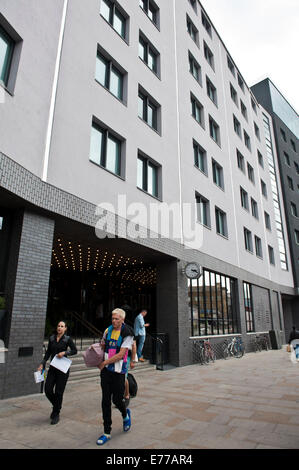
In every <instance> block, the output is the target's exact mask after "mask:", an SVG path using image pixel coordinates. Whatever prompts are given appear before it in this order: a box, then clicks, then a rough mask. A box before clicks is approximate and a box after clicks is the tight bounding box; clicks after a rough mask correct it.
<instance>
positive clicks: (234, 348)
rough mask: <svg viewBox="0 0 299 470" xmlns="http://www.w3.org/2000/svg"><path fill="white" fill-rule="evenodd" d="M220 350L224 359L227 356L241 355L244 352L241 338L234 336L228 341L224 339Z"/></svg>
mask: <svg viewBox="0 0 299 470" xmlns="http://www.w3.org/2000/svg"><path fill="white" fill-rule="evenodd" d="M222 351H223V357H224V359H227V358H228V357H236V358H240V357H242V356H243V355H244V352H245V348H244V344H243V341H242V338H240V337H236V336H234V337H233V338H232V339H231V340H230V341H229V340H228V339H226V340H225V341H224V342H223V344H222Z"/></svg>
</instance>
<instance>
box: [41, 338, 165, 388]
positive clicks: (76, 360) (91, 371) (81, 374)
mask: <svg viewBox="0 0 299 470" xmlns="http://www.w3.org/2000/svg"><path fill="white" fill-rule="evenodd" d="M96 342H97V340H96ZM93 343H94V340H93V339H92V338H84V339H82V348H81V340H79V341H77V350H78V353H77V354H76V355H75V356H71V357H70V359H71V360H72V365H71V372H70V377H69V380H68V381H69V382H77V381H80V382H81V381H84V380H89V379H96V378H100V370H99V369H98V368H97V367H86V365H85V362H84V359H83V352H84V351H86V349H87V348H88V347H89V346H91V345H92V344H93ZM44 345H45V347H46V348H47V345H48V341H44ZM155 368H156V366H155V364H151V363H150V362H149V361H148V360H146V361H145V362H138V363H136V364H135V367H134V369H130V372H132V373H133V374H134V375H135V374H139V373H141V372H144V371H147V370H153V369H155Z"/></svg>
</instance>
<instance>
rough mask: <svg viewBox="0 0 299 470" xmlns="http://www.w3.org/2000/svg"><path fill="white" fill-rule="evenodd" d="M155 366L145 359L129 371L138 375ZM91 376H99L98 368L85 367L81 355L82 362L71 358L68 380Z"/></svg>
mask: <svg viewBox="0 0 299 470" xmlns="http://www.w3.org/2000/svg"><path fill="white" fill-rule="evenodd" d="M74 359H75V358H74ZM155 368H156V366H155V365H154V364H151V363H150V362H149V361H145V362H143V363H142V364H141V363H138V364H136V365H135V367H134V369H130V372H132V373H133V374H134V375H136V374H137V375H138V374H139V373H141V372H146V371H147V370H153V369H155ZM91 378H100V370H99V369H98V368H97V367H86V365H85V363H84V360H83V357H82V362H81V361H80V360H77V361H75V360H73V363H72V366H71V372H70V378H69V382H77V381H79V380H80V381H82V380H87V379H91Z"/></svg>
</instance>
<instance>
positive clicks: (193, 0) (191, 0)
mask: <svg viewBox="0 0 299 470" xmlns="http://www.w3.org/2000/svg"><path fill="white" fill-rule="evenodd" d="M189 3H190V5H191V6H192V8H193V10H194V11H195V13H197V11H196V10H197V8H196V7H197V0H189Z"/></svg>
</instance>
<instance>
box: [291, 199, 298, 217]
mask: <svg viewBox="0 0 299 470" xmlns="http://www.w3.org/2000/svg"><path fill="white" fill-rule="evenodd" d="M291 213H292V215H293V216H294V217H298V212H297V206H296V204H294V202H291Z"/></svg>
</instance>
